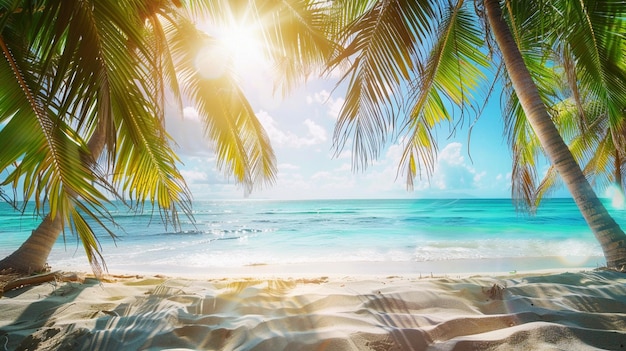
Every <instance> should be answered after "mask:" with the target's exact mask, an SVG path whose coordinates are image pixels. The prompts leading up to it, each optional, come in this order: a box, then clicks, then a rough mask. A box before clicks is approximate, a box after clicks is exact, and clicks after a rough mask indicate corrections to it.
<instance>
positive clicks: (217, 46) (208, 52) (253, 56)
mask: <svg viewBox="0 0 626 351" xmlns="http://www.w3.org/2000/svg"><path fill="white" fill-rule="evenodd" d="M260 32H261V31H260V30H258V28H256V27H255V26H252V25H246V24H243V23H233V22H231V23H230V24H228V25H221V26H218V27H212V28H209V29H208V30H207V33H208V34H209V35H210V36H211V37H213V38H214V39H216V42H215V43H213V44H212V45H210V46H206V47H203V48H201V49H200V50H199V52H198V55H197V58H196V68H197V69H198V71H199V72H200V73H201V74H202V75H203V76H205V77H207V78H217V77H219V76H221V75H222V74H223V73H224V72H225V70H226V69H227V67H228V66H230V67H232V69H233V70H234V72H235V73H236V74H237V75H238V76H239V77H240V78H245V77H247V76H250V75H254V74H255V73H258V72H259V71H260V70H266V69H267V68H268V67H269V66H270V64H269V59H268V57H267V54H266V52H267V50H266V49H265V48H266V47H265V45H264V42H263V39H262V38H261V35H260Z"/></svg>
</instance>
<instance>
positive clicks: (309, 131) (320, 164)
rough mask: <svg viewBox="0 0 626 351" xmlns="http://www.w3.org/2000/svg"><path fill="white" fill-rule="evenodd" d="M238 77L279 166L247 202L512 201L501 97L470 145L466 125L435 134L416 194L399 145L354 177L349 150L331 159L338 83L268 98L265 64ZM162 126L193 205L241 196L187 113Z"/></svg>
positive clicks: (340, 93) (316, 83)
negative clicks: (428, 168)
mask: <svg viewBox="0 0 626 351" xmlns="http://www.w3.org/2000/svg"><path fill="white" fill-rule="evenodd" d="M240 75H241V77H243V78H242V79H241V81H242V86H243V89H244V91H245V93H246V95H247V97H248V99H249V100H250V102H251V104H252V106H253V108H254V110H255V112H256V114H257V117H258V118H259V119H260V120H261V122H262V124H263V126H264V127H265V129H266V131H267V133H268V135H269V137H270V139H271V142H272V146H273V147H274V151H275V153H276V157H277V163H278V176H277V181H276V183H275V184H274V185H273V186H271V187H266V188H264V189H262V190H255V191H254V192H253V193H252V194H251V195H250V198H254V199H316V198H442V197H444V198H445V197H453V198H459V197H489V198H493V197H498V198H503V197H510V188H511V187H510V172H511V158H510V152H509V150H508V147H507V145H506V142H505V140H504V137H503V127H502V123H501V116H500V102H499V96H494V98H493V99H492V100H493V101H491V103H490V105H489V106H488V107H487V109H486V110H485V111H484V113H483V114H482V115H481V117H480V119H479V120H478V121H477V122H476V124H475V126H474V128H473V130H472V136H471V142H470V143H469V144H468V128H467V123H466V124H465V126H464V127H462V128H459V129H458V130H457V131H456V133H454V134H453V135H452V136H451V135H449V134H450V133H449V131H448V130H447V127H446V128H445V129H442V130H440V131H439V133H438V139H439V153H438V160H437V165H436V168H435V172H434V174H433V176H432V178H430V179H428V178H423V179H418V180H416V182H415V188H414V190H413V191H407V189H406V184H405V181H404V179H403V178H397V179H396V175H397V169H398V164H399V160H400V156H401V151H402V149H401V148H400V147H399V146H398V144H397V141H395V142H393V143H390V144H389V145H388V146H387V147H386V148H385V150H383V152H382V153H381V156H380V157H379V159H377V160H376V161H375V162H374V163H373V164H372V165H371V166H370V167H368V168H367V169H366V170H365V171H360V172H353V170H352V167H351V162H352V160H351V152H350V149H349V146H348V147H347V148H346V149H345V150H343V151H342V152H341V153H340V154H339V155H335V152H334V151H335V150H334V149H333V145H332V144H333V140H332V138H333V131H334V125H335V121H336V118H337V115H338V112H339V109H340V107H341V105H342V103H343V101H344V100H343V99H344V94H345V91H344V90H342V89H336V90H334V91H333V89H334V88H335V84H336V79H334V78H328V79H315V78H312V79H310V80H309V81H308V82H307V83H306V85H304V86H301V87H300V88H298V89H296V90H295V91H292V92H291V93H290V94H289V95H288V96H287V97H285V98H282V97H280V96H275V95H273V94H272V91H273V83H272V79H271V74H270V73H269V69H267V68H263V67H262V65H261V66H259V65H254V64H252V65H249V66H245V65H242V67H241V68H240ZM331 92H332V94H331ZM467 117H468V118H467V120H473V119H474V116H467ZM167 128H168V131H169V132H170V133H171V135H172V137H173V138H174V139H175V140H176V142H177V143H178V146H177V152H178V153H179V155H180V156H181V159H182V162H183V164H182V165H181V169H182V173H183V175H184V176H185V179H186V181H187V182H188V185H189V186H190V188H191V191H192V193H193V195H194V198H195V199H198V200H202V199H224V198H227V199H241V198H243V197H244V195H243V190H242V188H241V187H240V186H238V185H237V184H235V182H234V181H233V180H232V179H229V178H228V177H227V176H225V174H224V173H223V172H221V171H219V170H217V169H216V168H215V158H214V155H213V154H212V152H211V149H210V147H209V144H208V143H207V141H206V140H204V139H203V136H202V133H201V130H202V126H201V124H200V121H199V119H198V117H197V113H196V111H195V110H194V109H193V108H192V107H190V106H187V107H186V108H185V116H184V118H182V119H181V118H179V117H170V118H168V119H167ZM468 147H469V149H470V151H471V152H470V154H468ZM470 155H471V157H470ZM557 195H559V193H558V192H557ZM563 195H565V193H564V194H563Z"/></svg>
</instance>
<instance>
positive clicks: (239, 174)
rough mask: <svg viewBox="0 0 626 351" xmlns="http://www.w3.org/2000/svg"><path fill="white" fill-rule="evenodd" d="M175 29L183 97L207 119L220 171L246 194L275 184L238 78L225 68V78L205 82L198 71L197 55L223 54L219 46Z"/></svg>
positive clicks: (183, 27) (182, 27) (269, 155)
mask: <svg viewBox="0 0 626 351" xmlns="http://www.w3.org/2000/svg"><path fill="white" fill-rule="evenodd" d="M171 29H172V31H171V33H170V42H171V48H172V53H173V55H174V60H175V61H174V62H175V64H176V67H178V72H179V74H180V77H181V78H180V82H181V84H182V86H183V88H182V91H183V92H184V93H185V94H186V96H188V97H190V98H191V99H193V101H194V102H195V106H196V108H197V109H198V111H199V112H200V115H201V116H202V117H203V121H204V124H205V128H206V129H205V133H206V135H207V137H208V139H209V140H210V141H212V142H213V143H214V146H215V151H216V156H217V162H218V167H220V168H222V169H225V170H226V172H227V173H228V174H232V175H233V176H234V177H235V179H236V180H237V181H238V182H240V183H242V184H243V185H244V186H245V187H246V189H247V191H250V190H252V188H253V186H255V185H256V186H260V185H263V183H272V182H273V181H274V177H275V172H276V161H275V156H274V153H273V151H272V149H271V146H270V140H269V138H268V137H267V135H266V133H265V130H264V129H263V127H262V126H261V124H260V122H259V120H258V119H257V118H256V115H255V114H254V110H253V109H252V106H250V104H249V103H248V101H247V100H246V99H245V97H244V95H243V93H242V91H241V89H240V88H239V86H238V84H237V81H236V79H235V78H234V77H235V75H234V73H233V72H232V71H229V67H227V66H226V67H224V68H225V70H224V71H222V72H220V73H221V74H219V75H217V76H214V77H205V76H203V75H202V73H201V72H200V71H199V70H198V68H197V67H196V59H197V55H198V54H199V51H200V50H209V51H210V50H213V49H215V50H219V43H218V42H217V41H216V40H215V39H214V38H211V37H210V36H208V35H206V34H205V33H202V32H200V31H198V30H197V29H196V28H195V27H194V26H192V25H191V24H190V23H186V22H183V21H182V20H181V21H179V22H178V23H177V25H176V26H174V27H172V28H171ZM205 64H207V63H205ZM208 64H211V63H210V62H209V63H208Z"/></svg>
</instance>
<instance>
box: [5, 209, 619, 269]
mask: <svg viewBox="0 0 626 351" xmlns="http://www.w3.org/2000/svg"><path fill="white" fill-rule="evenodd" d="M111 213H112V214H113V216H114V218H115V220H116V221H117V223H118V224H119V225H120V227H121V228H123V230H117V231H116V233H117V234H118V236H119V238H118V240H116V242H114V241H113V240H112V239H111V238H110V237H108V236H107V235H105V234H104V233H103V232H102V233H101V234H100V242H101V244H102V248H103V252H104V257H105V259H106V262H107V264H108V267H109V268H110V269H113V270H115V269H120V270H124V269H140V270H142V268H143V270H150V269H149V268H150V267H159V269H163V268H166V269H167V270H169V271H183V270H202V269H214V268H216V269H219V268H227V267H230V268H233V267H235V268H236V267H245V266H250V265H264V264H287V265H289V264H316V263H320V264H321V263H329V262H343V263H358V262H370V263H371V262H396V263H401V262H406V263H419V262H444V261H445V262H447V263H450V262H455V260H467V259H494V258H498V259H504V260H506V259H514V258H528V257H554V256H558V257H562V258H564V259H565V260H566V261H567V259H568V258H571V259H572V262H573V263H577V262H578V261H577V260H578V258H580V257H589V256H593V257H596V256H602V251H601V249H600V247H599V245H598V244H597V243H596V241H595V239H594V237H593V235H592V234H591V232H590V231H589V229H588V228H587V226H586V224H585V222H584V220H583V219H582V217H581V215H580V214H579V212H578V210H577V208H576V206H575V205H574V203H573V202H572V200H570V199H551V200H548V201H546V202H545V203H544V204H543V205H542V207H540V209H539V211H538V213H537V215H535V216H528V215H525V214H521V213H518V212H516V211H515V209H514V206H513V205H512V203H511V200H509V199H464V200H422V199H420V200H315V201H313V200H311V201H260V200H249V201H248V200H245V201H244V200H242V201H197V202H195V203H194V216H195V220H196V223H195V225H193V224H192V223H191V221H189V220H187V219H186V218H183V227H182V228H180V230H178V231H174V230H173V229H172V228H168V229H169V230H168V229H166V228H164V226H163V225H162V224H161V221H160V217H159V215H158V214H156V215H153V216H151V215H150V214H147V213H144V214H135V213H132V212H129V211H128V210H126V209H125V208H124V207H117V208H111ZM612 214H613V216H614V218H615V219H616V220H617V221H618V222H619V223H620V224H621V225H622V227H624V228H626V212H625V211H617V210H612ZM37 223H38V220H37V218H35V217H34V216H33V215H32V213H31V212H28V211H27V212H26V214H24V215H20V214H19V213H15V212H14V211H12V210H11V209H10V207H9V206H8V205H6V204H4V203H3V204H2V205H0V233H1V235H0V256H2V257H4V256H6V255H7V254H9V253H10V252H11V251H12V250H14V249H15V248H17V247H18V246H19V244H20V243H21V242H22V240H24V238H26V237H27V235H28V234H29V233H30V231H31V230H32V229H34V228H35V226H36V225H37ZM49 261H50V264H51V265H52V266H53V267H58V268H59V269H66V267H69V268H76V269H81V268H82V269H88V267H89V266H88V264H87V261H86V258H85V257H84V253H83V252H82V247H81V246H80V244H79V243H77V241H76V238H75V237H74V236H72V235H71V234H69V233H68V235H67V238H66V242H65V243H64V242H63V241H62V239H60V240H59V242H58V243H57V245H56V247H55V248H54V250H53V252H52V254H51V256H50V259H49ZM459 262H462V261H459ZM603 263H604V262H595V261H594V262H592V263H586V264H595V265H601V264H603ZM547 268H549V267H547Z"/></svg>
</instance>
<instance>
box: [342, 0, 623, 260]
mask: <svg viewBox="0 0 626 351" xmlns="http://www.w3.org/2000/svg"><path fill="white" fill-rule="evenodd" d="M334 4H335V5H336V6H337V7H338V9H337V11H336V12H335V13H336V15H337V16H339V17H340V19H338V20H336V21H337V22H339V23H345V24H346V25H345V27H344V28H345V29H344V30H343V31H340V32H339V35H340V41H341V43H342V44H343V46H344V49H343V50H342V52H341V53H340V54H339V55H338V56H337V57H336V58H335V59H334V60H332V61H331V62H330V67H331V68H334V67H335V66H336V65H340V64H346V62H347V65H348V69H347V71H346V73H345V75H344V80H347V83H348V90H347V94H346V103H345V105H344V108H343V110H342V111H341V114H340V116H339V119H338V123H337V129H336V132H335V141H336V146H337V148H338V149H341V148H343V147H344V146H345V145H346V143H347V142H348V141H349V140H351V141H352V150H353V155H354V156H355V163H356V167H363V166H366V165H367V163H368V162H369V161H370V160H371V159H372V158H375V157H376V156H377V155H378V152H379V151H380V150H381V148H382V147H383V146H384V145H385V143H386V142H387V141H388V138H389V136H390V135H391V136H394V137H400V141H401V142H402V143H403V145H404V147H405V151H404V156H403V158H402V161H401V165H400V172H403V173H404V174H405V175H406V179H407V182H408V184H409V186H411V185H412V181H413V179H414V178H415V177H416V176H419V175H421V174H422V173H426V174H428V173H429V172H431V171H432V169H433V166H434V160H435V155H436V143H435V137H434V135H433V130H434V127H435V126H436V125H438V124H440V123H441V122H446V121H447V122H453V123H460V122H459V120H460V119H462V118H465V117H466V116H467V115H469V114H470V113H474V112H476V111H480V109H481V104H480V103H481V102H482V101H483V99H480V98H479V94H481V93H484V92H482V91H481V89H480V87H484V86H493V81H491V82H489V81H487V76H488V75H487V74H488V73H493V74H492V76H495V77H496V78H495V79H498V78H499V77H502V78H503V82H504V83H503V84H505V86H510V88H511V89H513V90H514V91H515V99H516V100H517V102H516V103H514V104H512V105H511V106H513V109H514V110H515V111H516V113H517V117H518V118H517V119H516V121H517V122H515V123H514V124H513V125H514V128H519V129H518V132H519V134H520V135H523V136H527V135H529V134H530V133H532V134H533V135H536V137H537V139H536V140H537V141H538V143H539V144H540V146H541V148H542V150H543V152H544V153H545V155H546V156H547V158H548V159H549V161H550V162H551V164H552V165H553V166H554V168H555V169H556V170H557V172H558V173H559V174H560V176H561V178H562V179H563V181H564V183H565V185H566V186H567V188H568V190H569V191H570V193H571V194H572V196H573V198H574V200H575V202H576V204H577V205H578V207H579V209H580V211H581V213H582V215H583V217H584V218H585V220H586V221H587V223H588V225H589V227H590V228H591V230H592V231H593V233H594V234H595V236H596V238H597V239H598V241H599V242H600V244H601V246H602V249H603V251H604V255H605V258H606V260H607V265H608V266H609V267H614V268H618V269H623V268H624V267H625V266H626V235H625V234H624V232H623V231H622V230H621V229H620V228H619V226H618V225H617V224H616V223H615V221H614V220H613V219H612V218H611V217H610V215H609V214H608V212H607V211H606V209H605V208H604V206H603V205H602V203H601V202H600V201H599V199H598V198H597V196H596V194H595V193H594V191H593V189H592V187H591V186H590V184H589V182H588V181H587V179H586V178H585V176H584V174H583V173H582V171H581V169H580V167H579V166H578V164H577V163H576V160H575V158H574V157H573V156H572V153H571V152H570V151H569V149H568V147H567V145H566V144H565V143H564V141H563V138H562V137H561V136H560V135H559V133H558V130H557V129H556V127H555V124H554V122H553V121H552V120H551V116H550V114H549V112H548V109H547V108H546V103H549V102H550V101H548V100H544V99H543V96H542V93H543V92H545V91H546V90H545V89H543V87H542V85H543V84H548V83H549V82H550V81H552V80H551V78H550V79H547V78H546V77H545V75H546V73H547V71H549V65H550V64H552V63H551V62H549V61H546V60H545V57H546V56H547V55H548V53H549V52H554V51H555V50H554V48H556V47H566V48H567V52H568V53H570V54H571V55H572V59H573V60H575V62H576V63H577V69H578V70H579V73H578V77H580V78H579V80H578V81H576V82H575V85H576V86H577V87H578V86H579V87H580V90H581V91H586V92H593V94H594V96H595V97H596V99H597V100H598V101H600V102H601V103H602V104H604V105H605V106H606V109H607V113H608V115H609V118H611V119H616V118H617V116H618V115H619V113H620V112H621V111H620V106H621V105H620V102H621V101H625V100H624V96H623V94H624V92H625V91H626V89H624V88H625V86H624V84H625V82H626V72H625V71H624V65H623V60H624V59H623V54H624V44H623V42H624V38H623V33H624V32H625V28H624V27H625V25H626V24H625V19H626V16H625V14H626V6H625V4H624V3H622V2H615V1H575V2H572V1H566V0H563V1H551V2H549V3H548V2H545V1H527V0H526V1H521V0H507V1H504V2H501V1H498V0H482V1H481V0H476V1H463V0H458V1H437V0H422V1H400V0H396V1H347V0H346V1H335V2H334ZM503 9H505V11H504V13H503ZM531 26H532V27H531ZM546 63H547V64H548V65H546ZM452 107H454V109H452ZM622 107H623V106H622ZM453 111H456V113H457V114H456V115H455V112H453ZM459 111H460V112H459ZM526 126H529V127H530V128H528V129H527V128H525V127H526ZM528 140H530V138H528ZM531 150H532V148H531ZM518 154H519V155H524V153H523V150H522V151H520V152H519V153H518ZM528 156H529V157H528V159H529V160H530V159H531V156H533V155H528ZM517 174H519V175H520V176H525V174H524V171H523V170H522V171H519V172H518V173H517Z"/></svg>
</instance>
